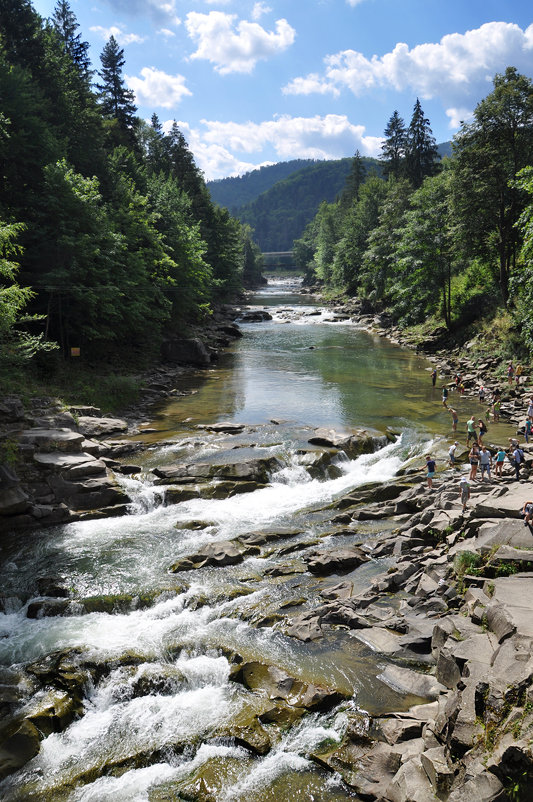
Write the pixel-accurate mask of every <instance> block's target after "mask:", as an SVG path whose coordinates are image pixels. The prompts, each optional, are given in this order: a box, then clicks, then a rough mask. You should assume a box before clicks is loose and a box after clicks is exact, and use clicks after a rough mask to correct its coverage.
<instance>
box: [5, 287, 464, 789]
mask: <svg viewBox="0 0 533 802" xmlns="http://www.w3.org/2000/svg"><path fill="white" fill-rule="evenodd" d="M295 289H297V288H296V287H295V286H294V285H293V283H292V282H291V281H287V280H285V281H280V282H278V283H274V284H270V285H269V286H268V287H267V288H266V289H265V290H263V291H262V292H261V293H259V294H258V296H257V297H256V298H255V300H254V303H255V304H256V305H260V306H262V307H265V308H268V309H269V310H270V311H271V313H272V314H273V318H274V319H273V320H271V321H265V322H260V323H244V324H242V330H243V333H244V336H243V338H242V339H240V340H239V341H237V342H235V344H234V345H233V346H232V347H231V348H230V349H229V350H228V352H227V353H225V354H224V355H223V356H222V357H221V359H220V361H219V362H218V363H217V364H216V366H215V367H214V368H213V369H211V370H208V371H205V372H203V373H202V374H201V375H199V376H195V377H193V378H190V379H188V380H187V386H188V389H189V390H191V391H192V394H191V395H187V396H184V397H180V398H176V399H173V400H172V401H169V402H167V403H165V404H164V405H161V406H159V407H158V408H157V409H156V410H154V420H153V421H151V422H150V429H151V430H152V431H151V432H147V433H146V434H144V435H141V436H140V439H142V440H143V441H144V442H145V443H146V444H147V445H148V446H149V448H148V450H147V451H146V452H144V453H143V456H142V468H143V472H142V474H140V475H136V476H135V477H131V478H128V477H120V481H121V483H122V484H123V485H124V487H125V489H126V490H127V492H128V493H129V495H130V497H131V498H132V499H133V503H132V505H131V509H130V514H129V515H127V516H125V517H122V518H116V519H106V520H95V521H86V522H83V523H74V524H70V525H68V526H63V527H57V528H55V529H49V530H46V531H43V532H41V533H37V534H35V535H28V536H26V537H25V538H24V541H23V542H19V543H17V544H14V545H12V546H11V547H10V548H9V549H8V550H4V552H2V556H3V565H2V579H3V582H2V584H3V589H4V593H5V595H6V597H7V598H8V612H7V613H5V614H2V615H0V664H2V665H4V666H8V665H15V666H16V665H18V664H21V665H24V664H27V663H29V662H32V661H37V660H41V659H42V658H44V657H45V656H46V655H49V654H52V653H55V652H58V651H60V650H61V651H67V650H79V651H78V652H76V653H77V654H83V658H84V660H85V661H86V662H90V661H93V663H100V664H101V663H104V662H105V663H106V664H107V666H108V670H107V671H106V672H105V673H104V674H103V675H102V678H101V679H100V680H99V681H95V682H94V683H89V684H88V685H87V686H86V687H85V688H84V698H83V715H82V716H80V717H79V718H77V719H76V720H74V721H73V722H72V723H70V725H69V726H68V727H67V728H66V729H64V731H63V732H58V733H52V734H50V735H48V737H46V738H44V740H43V741H42V743H41V750H40V752H39V754H38V755H37V756H36V757H34V758H33V759H32V760H31V761H30V762H29V763H28V764H27V765H26V766H25V767H24V768H23V769H21V770H19V771H18V772H16V773H15V774H13V775H11V776H10V777H8V778H6V779H5V780H4V781H3V782H2V783H0V798H1V799H2V800H5V802H22V800H43V802H44V801H45V800H46V802H51V801H52V800H53V802H56V800H57V802H93V801H94V802H107V800H109V802H111V800H113V802H122V801H124V802H162V800H181V799H198V800H204V799H206V800H207V799H216V800H220V802H240V801H241V800H247V802H255V801H257V802H259V800H262V802H263V801H265V800H266V801H267V802H268V800H277V801H278V802H283V800H289V799H291V800H292V799H297V800H314V799H317V800H318V799H319V800H321V801H322V802H335V800H340V799H348V798H356V797H354V796H353V794H352V793H351V792H350V791H349V789H348V788H347V787H346V786H344V785H343V784H342V782H341V781H340V779H339V778H338V777H336V776H335V775H331V774H326V773H324V772H322V770H321V769H320V768H319V767H318V766H317V764H316V763H314V762H313V761H312V760H311V759H310V755H311V754H312V753H313V752H314V751H315V750H317V749H318V748H320V747H321V746H323V745H324V744H326V743H335V742H337V741H339V740H340V739H341V738H342V735H343V732H344V728H345V727H346V714H347V712H348V711H353V710H356V709H361V710H365V711H368V712H370V713H379V712H382V711H386V710H389V711H390V710H399V709H405V708H406V707H408V706H409V704H411V703H412V702H413V700H412V699H409V698H406V697H404V696H402V695H401V694H400V693H398V692H397V691H396V690H395V689H394V688H391V687H389V686H388V685H387V684H386V683H385V682H383V681H382V680H381V679H380V673H381V672H382V670H383V668H384V666H385V665H386V661H385V659H384V658H382V657H381V656H379V655H376V654H374V653H373V652H372V651H371V650H370V649H369V648H368V647H367V646H366V645H365V644H364V642H363V641H362V640H360V639H358V638H357V637H355V635H354V633H353V632H350V631H343V630H335V629H334V628H332V631H331V632H330V633H329V634H328V635H327V636H326V637H325V638H324V639H322V640H320V641H318V642H311V643H303V642H301V641H298V640H296V639H295V638H290V637H287V636H286V635H285V634H284V633H283V630H282V628H278V627H277V626H276V612H277V611H279V610H280V609H284V610H290V609H291V605H294V608H295V610H300V609H302V607H301V605H302V604H303V608H304V609H306V608H309V607H312V606H313V605H314V604H316V596H317V593H318V590H319V589H321V588H324V586H327V584H328V583H329V584H332V585H333V584H335V583H336V582H338V581H339V577H329V578H327V579H326V580H324V579H321V580H319V579H318V578H317V577H313V576H311V575H310V574H308V573H305V572H302V571H301V570H300V569H299V567H298V558H297V556H295V557H292V556H291V548H290V547H291V543H292V544H293V545H295V547H298V546H299V545H300V546H301V542H302V541H305V542H309V543H310V544H311V545H312V544H313V543H318V542H320V544H321V546H324V544H325V545H326V546H329V545H331V546H335V545H337V544H343V545H345V544H347V543H351V542H354V543H355V542H361V541H363V542H365V541H371V540H372V539H375V538H376V537H377V536H378V535H379V532H380V531H382V527H383V525H384V524H383V523H382V522H377V521H376V522H368V523H365V524H361V525H360V527H359V528H358V529H357V531H355V530H354V532H353V535H352V536H351V537H350V536H347V535H346V533H342V534H341V533H338V534H337V533H336V532H335V530H334V528H332V526H331V522H330V519H331V514H332V513H331V510H328V509H327V507H328V505H329V504H330V503H331V502H333V501H334V500H335V499H337V498H340V497H341V496H342V495H343V494H346V493H347V492H348V491H350V490H352V489H354V488H356V487H358V486H360V485H362V484H364V483H368V482H373V481H377V482H379V481H385V480H387V479H391V478H392V477H393V476H395V474H396V472H397V471H398V470H399V469H400V468H401V467H402V465H404V464H405V463H406V462H407V461H408V460H412V459H413V458H415V457H417V456H420V455H422V454H423V453H424V452H425V451H427V450H428V449H429V448H430V447H432V443H433V442H434V441H435V438H437V439H439V438H444V436H447V435H449V434H450V428H451V421H450V420H449V418H450V416H449V414H448V413H447V412H446V411H445V410H443V408H442V405H441V404H440V399H439V392H438V388H436V389H434V388H432V387H431V380H430V373H429V371H428V367H429V366H428V363H427V361H426V360H425V359H423V358H422V357H420V356H418V355H416V354H415V353H413V352H411V351H407V350H405V349H402V348H399V347H396V346H394V345H391V344H390V343H387V342H385V341H383V340H381V339H380V338H378V337H375V336H372V335H370V334H368V333H365V332H363V331H361V330H360V329H358V327H357V326H356V325H355V324H353V323H352V322H350V321H344V322H331V320H332V313H331V311H330V310H325V309H321V308H320V307H315V306H313V305H312V304H311V303H310V302H309V300H308V299H306V298H305V297H304V296H301V295H298V294H295ZM461 400H462V399H461ZM468 403H470V404H472V402H468ZM468 403H467V402H466V401H465V403H464V404H463V407H464V409H463V411H462V413H461V414H462V416H463V414H466V412H467V409H469V407H468ZM465 419H466V418H465ZM217 421H218V422H220V421H231V422H235V423H244V424H246V425H247V426H246V428H245V429H244V431H243V432H242V433H240V434H238V435H233V436H231V437H228V435H223V434H217V433H213V432H209V430H208V429H201V428H198V425H199V424H200V425H202V424H203V425H205V424H212V423H215V422H217ZM318 426H322V427H323V426H326V427H328V428H333V429H339V430H340V429H345V428H353V427H359V426H364V427H370V428H373V429H376V430H378V431H381V432H383V431H385V430H386V429H387V427H389V428H390V429H392V430H394V431H395V432H396V433H397V434H398V435H399V436H398V438H397V440H396V441H395V442H394V443H389V444H388V445H386V446H384V447H383V448H382V449H381V450H380V451H378V452H376V453H374V454H371V455H365V456H362V457H359V458H357V459H355V460H347V459H346V460H343V461H339V462H338V466H337V467H338V470H337V471H336V475H335V477H334V478H331V479H327V478H324V477H319V478H312V477H311V476H310V474H309V472H308V471H307V470H306V469H305V467H304V465H303V464H302V462H301V459H300V457H299V453H300V451H301V446H302V443H304V442H305V437H306V432H307V429H311V428H313V427H318ZM154 430H155V431H154ZM137 439H139V438H137ZM229 440H231V444H230V445H228V441H229ZM236 448H238V449H240V453H241V454H243V455H246V454H250V455H251V456H253V455H254V454H257V453H258V451H259V452H260V453H262V454H272V455H274V456H276V457H278V460H279V462H280V464H281V465H282V467H281V468H279V469H277V470H276V471H275V472H274V473H273V475H272V476H271V477H270V483H269V485H268V486H267V487H264V488H262V489H259V490H256V491H255V492H251V493H246V494H243V495H237V496H234V497H232V498H227V499H192V500H190V501H185V502H182V503H180V504H176V505H169V506H164V505H163V504H162V503H161V500H162V490H161V488H160V487H158V486H156V485H154V476H153V474H152V473H151V469H152V468H154V467H155V466H161V465H168V464H172V463H175V462H179V463H181V462H188V461H193V460H195V461H198V460H199V459H202V460H205V461H215V460H216V459H220V458H221V457H223V456H224V454H226V453H227V451H228V449H236ZM419 462H422V459H420V460H419ZM117 478H119V477H117ZM191 522H194V528H191ZM380 527H381V528H380ZM280 528H287V532H288V537H289V539H288V544H289V547H288V548H287V549H286V550H285V554H284V556H283V558H282V559H283V561H285V563H287V561H288V562H289V563H290V561H291V559H293V560H294V566H295V572H294V574H290V573H288V574H282V575H279V576H276V575H275V572H272V571H270V572H269V571H268V569H270V568H273V567H275V566H276V565H278V563H279V562H280V555H279V552H277V551H275V550H274V549H272V553H271V554H268V553H267V554H266V555H262V556H261V557H258V556H251V557H248V558H247V559H245V560H244V562H243V563H241V564H240V565H236V566H231V567H226V568H204V569H199V570H196V571H192V572H188V573H182V574H171V573H169V567H170V566H171V565H172V564H173V562H175V561H176V559H178V558H180V557H185V556H186V555H187V554H190V553H191V552H193V551H195V550H196V549H198V548H199V547H201V546H202V545H205V544H206V543H210V542H215V541H220V540H230V539H232V538H235V537H237V536H239V535H243V534H246V533H249V532H256V531H258V530H261V531H265V530H268V529H277V530H279V529H280ZM325 533H327V534H325ZM389 565H390V562H387V560H386V559H381V560H371V561H370V562H368V563H365V564H364V565H362V566H361V567H360V568H358V569H356V570H355V571H353V572H352V573H351V574H350V575H349V576H348V577H347V578H348V579H349V580H351V581H352V582H353V584H354V589H355V592H357V590H362V589H364V588H365V587H366V586H367V585H368V583H369V581H370V579H371V578H372V577H373V576H374V575H376V574H377V573H379V572H381V571H384V570H386V569H387V567H388V566H389ZM38 576H56V577H61V578H62V580H63V581H65V582H66V583H67V585H68V587H69V589H70V593H71V596H72V598H73V599H74V601H72V602H71V604H70V607H69V610H68V614H65V615H61V616H56V617H43V618H37V619H30V618H28V617H27V610H28V604H29V603H31V601H32V599H33V600H35V597H36V591H35V578H36V577H38ZM342 578H343V579H346V577H342ZM101 598H104V599H105V600H106V604H107V607H105V606H104V607H102V604H100V605H98V604H95V605H94V612H87V609H88V607H87V605H85V606H84V607H82V606H81V605H80V604H78V605H76V601H75V599H78V600H82V599H83V600H87V599H89V600H91V599H93V600H98V599H101ZM233 653H238V654H239V655H240V656H241V657H242V658H243V659H244V660H250V661H252V660H253V661H259V662H262V663H265V664H268V665H275V666H278V667H279V668H281V669H283V670H285V671H287V672H288V673H290V674H291V676H293V677H297V678H299V679H302V680H303V681H304V682H314V683H316V684H318V685H323V686H329V687H334V688H338V689H341V690H342V691H343V693H345V694H346V695H347V696H348V697H349V698H348V700H347V701H346V702H344V703H342V704H341V705H340V706H338V707H336V708H334V709H333V710H332V711H330V712H328V713H313V714H308V715H306V716H304V717H302V718H301V719H299V720H298V721H297V722H295V723H294V724H293V725H292V726H291V727H289V728H287V729H285V730H284V731H283V732H281V733H280V735H279V737H278V738H277V739H276V740H275V743H274V746H273V748H272V749H271V750H270V751H269V752H268V753H267V754H266V755H263V756H260V755H252V754H251V753H250V751H248V750H246V749H244V748H243V747H241V746H237V745H235V741H234V740H232V739H231V738H229V737H224V733H225V732H228V731H229V730H230V729H231V726H233V725H234V724H235V722H239V721H242V722H246V721H249V720H250V718H251V717H253V716H254V715H257V713H258V712H261V710H262V709H263V708H262V706H261V705H262V704H263V701H262V700H261V698H260V697H258V696H257V695H254V694H251V693H250V692H249V691H247V690H245V689H244V687H243V686H242V685H241V684H239V683H237V682H234V681H232V679H231V661H230V659H229V656H230V655H231V654H233ZM109 666H111V668H110V670H109ZM39 693H40V694H41V695H42V694H43V693H44V692H43V691H40V692H39ZM38 701H39V699H38V698H37V699H33V700H31V702H30V703H29V704H35V703H36V702H38ZM209 793H210V794H211V796H209Z"/></svg>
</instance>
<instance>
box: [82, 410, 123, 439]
mask: <svg viewBox="0 0 533 802" xmlns="http://www.w3.org/2000/svg"><path fill="white" fill-rule="evenodd" d="M78 429H79V431H80V432H81V433H82V434H84V435H85V437H107V436H108V435H110V434H118V433H119V432H126V431H127V430H128V424H127V421H125V420H122V418H98V417H92V416H86V415H81V416H80V417H79V418H78Z"/></svg>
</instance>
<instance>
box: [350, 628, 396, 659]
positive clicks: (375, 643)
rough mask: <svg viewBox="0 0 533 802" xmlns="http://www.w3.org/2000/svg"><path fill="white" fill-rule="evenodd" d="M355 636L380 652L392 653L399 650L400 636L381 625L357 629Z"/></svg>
mask: <svg viewBox="0 0 533 802" xmlns="http://www.w3.org/2000/svg"><path fill="white" fill-rule="evenodd" d="M354 634H355V637H356V638H357V639H358V640H360V641H361V643H364V644H365V645H366V646H370V648H371V649H372V650H373V651H374V652H380V653H381V654H394V653H395V652H398V651H399V650H400V636H399V635H398V634H397V633H394V632H390V631H389V630H388V629H384V628H383V627H369V628H367V629H362V630H357V631H356V632H355V633H354Z"/></svg>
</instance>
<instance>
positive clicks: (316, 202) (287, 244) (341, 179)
mask: <svg viewBox="0 0 533 802" xmlns="http://www.w3.org/2000/svg"><path fill="white" fill-rule="evenodd" d="M438 151H439V155H440V156H441V158H442V157H444V156H450V155H451V142H443V143H441V144H440V145H438ZM362 161H363V163H364V165H365V167H366V170H367V173H369V172H370V171H371V170H375V171H376V173H377V174H378V175H381V170H382V164H381V162H380V160H379V159H370V158H366V157H364V158H363V159H362ZM351 166H352V159H351V158H345V159H337V160H330V161H315V160H312V159H294V160H292V161H288V162H280V163H278V164H272V165H269V166H267V167H261V168H260V169H259V170H253V171H252V172H250V173H246V174H245V175H243V176H240V177H239V178H222V179H219V180H218V181H210V182H208V184H207V186H208V188H209V192H210V193H211V198H212V199H213V201H214V202H215V203H218V204H219V205H220V206H225V207H226V208H227V209H229V210H230V212H231V213H232V214H233V215H235V216H236V217H238V218H239V220H241V221H242V222H243V223H248V225H250V226H251V228H252V229H253V231H254V240H255V242H257V244H258V245H259V247H260V248H261V250H262V251H285V250H289V249H290V248H292V244H293V242H294V240H295V239H298V237H300V236H301V235H302V232H303V230H304V228H305V226H306V225H307V223H309V221H310V220H312V219H313V217H314V216H315V214H316V212H317V210H318V207H319V206H320V204H321V203H322V201H327V202H328V203H332V202H333V201H334V200H335V198H336V197H337V196H338V195H339V194H340V193H341V192H342V190H343V188H344V183H345V181H346V177H347V175H348V173H349V172H350V168H351Z"/></svg>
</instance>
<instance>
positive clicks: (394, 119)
mask: <svg viewBox="0 0 533 802" xmlns="http://www.w3.org/2000/svg"><path fill="white" fill-rule="evenodd" d="M406 149H407V131H406V128H405V123H404V121H403V120H402V118H401V117H400V115H399V114H398V112H397V111H394V112H393V113H392V116H391V118H390V120H389V122H388V123H387V127H386V128H385V141H384V142H383V145H382V147H381V153H382V155H381V158H382V160H383V162H384V166H383V173H384V174H385V175H386V176H389V175H392V176H393V177H394V178H400V176H401V175H402V174H403V172H404V169H403V168H404V161H405V155H406Z"/></svg>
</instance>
